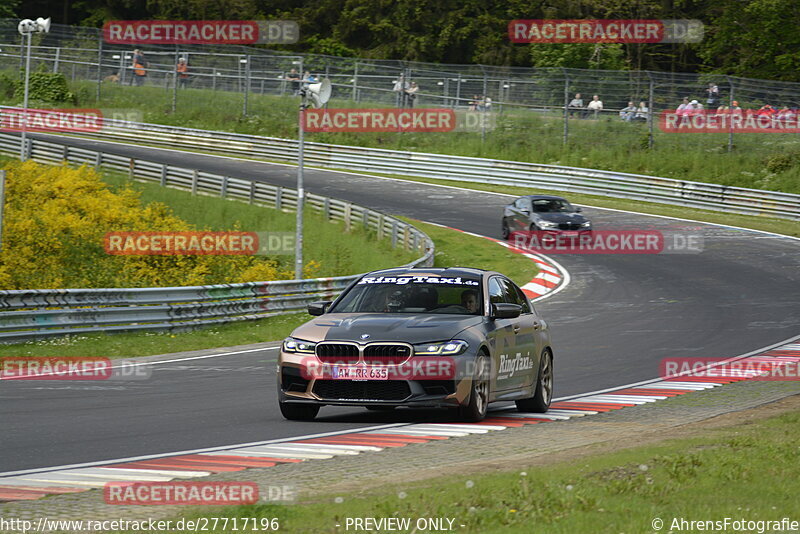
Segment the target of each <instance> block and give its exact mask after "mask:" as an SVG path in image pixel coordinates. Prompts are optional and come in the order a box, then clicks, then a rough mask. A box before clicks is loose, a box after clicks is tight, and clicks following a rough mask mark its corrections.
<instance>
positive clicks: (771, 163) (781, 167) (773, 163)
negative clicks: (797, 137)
mask: <svg viewBox="0 0 800 534" xmlns="http://www.w3.org/2000/svg"><path fill="white" fill-rule="evenodd" d="M798 164H800V152H798V151H793V152H780V153H778V154H772V155H770V156H769V157H768V158H766V159H765V160H764V165H765V166H766V168H767V170H768V171H769V172H771V173H774V174H778V173H781V172H784V171H788V170H789V169H791V168H793V167H795V166H797V165H798Z"/></svg>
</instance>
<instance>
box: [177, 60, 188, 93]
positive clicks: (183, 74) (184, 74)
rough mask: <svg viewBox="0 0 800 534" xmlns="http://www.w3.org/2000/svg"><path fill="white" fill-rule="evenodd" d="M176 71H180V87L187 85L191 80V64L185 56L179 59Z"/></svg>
mask: <svg viewBox="0 0 800 534" xmlns="http://www.w3.org/2000/svg"><path fill="white" fill-rule="evenodd" d="M175 72H177V73H178V87H186V83H187V82H188V81H189V66H188V65H187V64H186V60H185V59H184V58H180V59H179V60H178V64H177V65H175Z"/></svg>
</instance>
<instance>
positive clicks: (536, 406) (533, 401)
mask: <svg viewBox="0 0 800 534" xmlns="http://www.w3.org/2000/svg"><path fill="white" fill-rule="evenodd" d="M552 400H553V353H552V352H551V351H550V349H544V351H543V352H542V358H541V360H540V361H539V373H538V375H537V376H536V389H535V392H534V395H533V397H530V398H527V399H520V400H518V401H516V405H517V410H519V411H520V412H534V413H545V412H546V411H547V410H548V408H550V402H551V401H552Z"/></svg>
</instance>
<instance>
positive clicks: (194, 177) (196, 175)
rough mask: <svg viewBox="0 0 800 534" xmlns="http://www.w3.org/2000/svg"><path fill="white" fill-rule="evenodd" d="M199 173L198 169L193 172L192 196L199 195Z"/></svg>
mask: <svg viewBox="0 0 800 534" xmlns="http://www.w3.org/2000/svg"><path fill="white" fill-rule="evenodd" d="M198 175H199V172H198V170H197V169H194V170H193V171H192V196H195V195H197V180H198V178H199V176H198Z"/></svg>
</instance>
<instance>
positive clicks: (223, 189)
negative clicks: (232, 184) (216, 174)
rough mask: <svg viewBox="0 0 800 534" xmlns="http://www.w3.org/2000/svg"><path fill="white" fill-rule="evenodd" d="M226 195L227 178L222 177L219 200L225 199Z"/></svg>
mask: <svg viewBox="0 0 800 534" xmlns="http://www.w3.org/2000/svg"><path fill="white" fill-rule="evenodd" d="M227 195H228V177H227V176H223V177H222V184H220V187H219V196H220V198H225V197H226V196H227Z"/></svg>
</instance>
